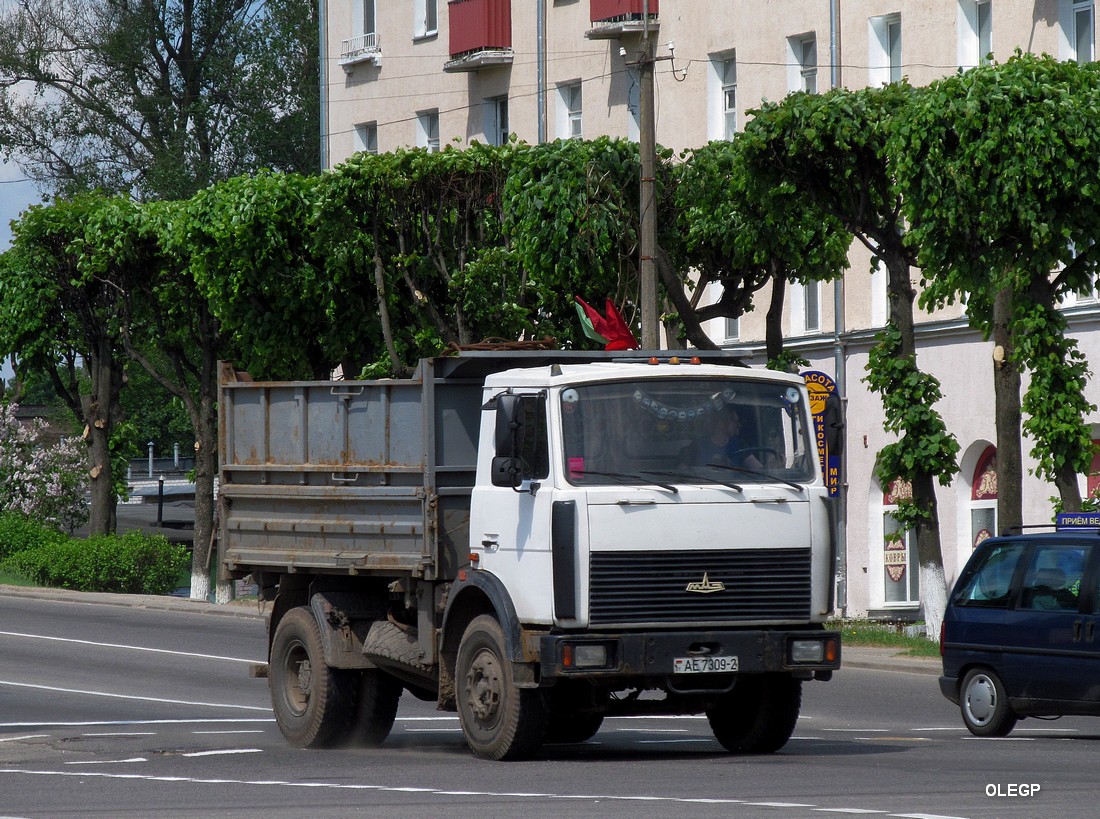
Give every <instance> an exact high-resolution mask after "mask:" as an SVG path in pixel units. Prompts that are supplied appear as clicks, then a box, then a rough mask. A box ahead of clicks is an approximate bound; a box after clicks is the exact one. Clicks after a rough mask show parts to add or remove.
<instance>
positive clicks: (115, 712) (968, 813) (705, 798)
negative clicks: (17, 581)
mask: <svg viewBox="0 0 1100 819" xmlns="http://www.w3.org/2000/svg"><path fill="white" fill-rule="evenodd" d="M34 594H35V593H34V592H17V591H13V590H10V589H0V657H2V658H3V662H2V663H0V814H3V815H6V816H20V817H40V816H41V817H45V816H50V817H69V816H81V817H84V816H112V817H120V816H132V817H138V816H141V817H147V816H163V817H178V816H186V817H190V816H211V815H213V816H242V817H253V816H255V817H259V816H264V817H271V816H288V817H289V816H301V815H310V816H333V817H335V816H352V815H355V816H360V815H361V816H381V817H390V816H393V817H398V816H400V817H410V816H425V817H427V816H431V817H436V816H455V817H486V816H489V817H496V816H516V815H521V814H522V815H524V816H525V817H527V816H529V817H543V816H546V817H550V816H553V817H561V816H563V815H564V816H601V817H603V816H611V817H628V816H629V817H636V816H662V817H663V816H677V817H680V816H692V817H694V816H707V817H709V816H715V817H717V816H723V817H728V816H738V817H741V816H748V817H756V816H761V817H792V816H793V817H802V816H804V817H821V816H823V815H830V814H832V815H861V814H862V815H874V816H892V817H897V816H902V817H1003V816H1040V815H1042V816H1055V817H1057V816H1074V817H1079V816H1087V815H1094V813H1095V804H1094V803H1095V799H1094V796H1093V791H1094V785H1093V778H1094V770H1093V769H1094V767H1095V766H1094V759H1095V748H1096V741H1097V739H1100V721H1090V720H1087V719H1078V720H1068V719H1066V720H1060V721H1058V722H1053V723H1052V722H1040V721H1033V720H1029V721H1026V722H1024V723H1022V724H1021V727H1020V728H1019V729H1017V731H1016V732H1014V733H1013V734H1012V735H1011V736H1010V737H1009V738H1008V739H1005V740H979V739H976V738H973V737H971V736H970V735H969V734H968V733H967V732H966V731H965V730H964V729H963V727H962V724H961V721H960V719H959V716H958V713H957V711H956V710H955V708H954V706H952V705H951V704H950V703H948V702H947V701H946V700H944V699H943V698H942V697H941V696H940V695H939V692H938V688H937V686H936V680H935V673H936V670H935V666H936V663H935V662H934V661H933V662H930V663H929V662H925V663H913V662H911V661H908V660H903V661H897V660H894V659H892V658H891V657H890V656H889V652H851V656H850V657H849V663H848V664H847V666H846V667H845V668H844V669H842V671H841V672H839V673H838V674H837V675H836V676H835V678H834V680H833V681H831V682H829V683H820V682H817V683H810V684H807V686H806V687H805V695H804V704H803V711H802V718H801V720H800V722H799V726H798V728H797V729H796V732H795V736H794V737H793V738H792V740H791V742H790V743H788V745H787V747H786V748H784V749H783V750H782V751H781V752H780V753H777V754H774V755H769V756H760V757H735V756H730V755H728V754H725V753H723V752H722V751H721V748H720V746H719V745H718V744H717V743H716V742H715V741H714V739H713V738H712V737H711V735H710V732H709V729H708V727H707V724H706V720H705V719H702V718H698V717H685V718H679V719H672V718H651V719H613V720H608V721H607V722H606V723H605V726H604V728H603V729H602V730H601V731H600V732H599V733H598V734H597V735H596V737H595V738H594V739H593V740H591V741H589V742H587V743H583V744H580V745H561V746H548V747H547V748H546V749H545V750H544V751H543V752H542V753H541V754H540V755H539V756H538V757H537V758H536V759H535V760H532V761H528V762H520V763H489V762H484V761H480V760H477V759H475V758H474V757H472V756H471V755H470V754H469V752H468V751H467V750H466V749H465V747H464V745H463V742H462V738H461V733H460V731H459V728H458V722H457V719H456V718H455V716H454V715H453V714H446V713H440V712H437V711H436V710H435V708H434V705H432V704H430V703H423V702H419V701H417V700H415V699H412V698H410V697H408V695H406V697H405V698H403V700H402V705H401V710H400V712H399V715H398V721H397V724H396V726H395V729H394V733H393V734H392V735H391V737H390V739H389V740H388V741H387V742H386V744H385V745H384V746H383V747H382V748H380V749H362V748H346V749H336V750H331V751H301V750H296V749H293V748H290V747H289V746H287V744H286V743H285V742H284V741H283V740H282V737H281V736H280V735H279V732H278V729H277V728H276V727H275V725H274V723H273V720H272V717H271V712H270V709H269V703H268V695H267V689H266V683H265V681H263V680H260V679H253V678H250V677H249V676H248V670H247V669H248V666H249V663H251V662H253V661H257V660H262V659H263V658H264V654H265V646H266V640H265V635H264V623H263V618H262V616H259V615H258V613H257V612H256V611H255V609H254V608H251V607H242V606H235V607H232V608H226V607H222V608H218V607H213V606H209V605H206V604H201V603H191V602H190V601H181V600H169V599H164V598H151V599H150V598H125V597H120V596H116V595H95V596H89V595H75V594H69V595H52V596H47V597H45V598H44V599H39V598H37V597H35V596H30V595H34ZM1022 785H1026V786H1028V789H1027V791H1026V795H1025V794H1024V793H1022V792H1021V786H1022ZM1031 785H1039V790H1038V791H1037V792H1035V791H1034V790H1033V789H1031V788H1030V786H1031Z"/></svg>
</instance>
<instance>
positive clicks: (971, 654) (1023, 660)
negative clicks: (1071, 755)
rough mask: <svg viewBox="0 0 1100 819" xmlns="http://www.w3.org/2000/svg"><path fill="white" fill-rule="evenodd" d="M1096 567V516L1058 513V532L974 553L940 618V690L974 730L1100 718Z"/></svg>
mask: <svg viewBox="0 0 1100 819" xmlns="http://www.w3.org/2000/svg"><path fill="white" fill-rule="evenodd" d="M1074 524H1075V525H1076V528H1074ZM1082 524H1086V525H1088V528H1087V529H1085V528H1082ZM1098 562H1100V515H1095V514H1081V515H1061V516H1059V531H1056V532H1049V533H1046V534H1038V533H1032V534H1021V535H1011V536H1006V537H994V538H989V539H988V540H986V541H984V542H983V543H982V544H981V545H980V546H978V548H977V549H976V550H975V551H974V553H973V554H972V555H971V556H970V560H969V561H968V562H967V564H966V567H965V568H964V569H963V571H962V574H961V575H960V576H959V579H958V581H957V582H956V583H955V587H954V589H953V590H952V592H951V594H950V596H949V597H948V600H947V610H946V612H945V613H944V619H943V626H942V628H941V631H940V654H941V655H942V657H943V676H942V677H940V690H941V691H942V692H943V695H944V696H945V697H947V699H949V700H951V702H953V703H956V704H957V705H958V706H959V710H960V711H961V712H962V718H963V723H964V724H965V725H966V727H967V728H968V729H969V730H970V732H971V733H973V734H976V735H977V736H984V737H1002V736H1006V735H1007V734H1008V733H1009V732H1010V731H1011V730H1012V729H1013V728H1014V727H1015V726H1016V723H1017V722H1018V721H1019V720H1021V719H1023V718H1025V717H1048V718H1050V717H1060V716H1063V715H1068V714H1085V715H1093V716H1100V611H1098V608H1097V607H1098V605H1100V594H1098V593H1097V592H1098V589H1097V585H1098V577H1100V566H1098Z"/></svg>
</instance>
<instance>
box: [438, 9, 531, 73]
mask: <svg viewBox="0 0 1100 819" xmlns="http://www.w3.org/2000/svg"><path fill="white" fill-rule="evenodd" d="M447 21H448V25H449V32H450V51H449V53H450V55H451V58H450V59H449V60H447V62H446V63H444V64H443V70H444V71H446V72H448V73H456V72H459V71H477V70H478V69H480V68H488V67H490V66H495V65H511V64H512V58H513V56H514V52H513V51H512V2H511V0H448V3H447Z"/></svg>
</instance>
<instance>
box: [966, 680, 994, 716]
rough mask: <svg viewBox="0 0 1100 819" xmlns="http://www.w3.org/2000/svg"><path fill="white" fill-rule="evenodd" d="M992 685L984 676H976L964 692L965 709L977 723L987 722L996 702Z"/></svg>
mask: <svg viewBox="0 0 1100 819" xmlns="http://www.w3.org/2000/svg"><path fill="white" fill-rule="evenodd" d="M994 698H995V694H994V692H993V686H992V685H990V684H989V681H988V680H986V679H984V678H978V679H976V680H974V682H973V683H972V684H971V685H970V688H969V689H968V690H967V692H966V710H967V711H969V712H970V716H971V718H972V719H973V720H974V722H975V723H977V724H978V725H983V724H985V723H986V722H989V719H990V717H991V716H992V714H993V710H994V707H995V705H996V703H995V702H994Z"/></svg>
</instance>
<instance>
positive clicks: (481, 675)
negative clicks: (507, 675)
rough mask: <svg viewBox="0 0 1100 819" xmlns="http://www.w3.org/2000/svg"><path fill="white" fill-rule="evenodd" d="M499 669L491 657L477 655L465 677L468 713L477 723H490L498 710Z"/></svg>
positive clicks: (499, 690) (500, 686) (499, 695)
mask: <svg viewBox="0 0 1100 819" xmlns="http://www.w3.org/2000/svg"><path fill="white" fill-rule="evenodd" d="M501 689H502V685H501V680H500V668H499V666H498V665H497V663H496V661H495V659H494V658H493V657H492V655H487V654H485V653H483V654H480V655H478V657H477V658H475V660H474V662H473V663H472V664H471V665H470V672H469V674H468V676H467V691H468V692H469V703H470V711H471V712H472V713H473V715H474V717H475V718H477V720H478V721H479V722H492V721H493V720H495V719H496V715H497V712H498V711H499V710H500V698H501Z"/></svg>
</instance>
